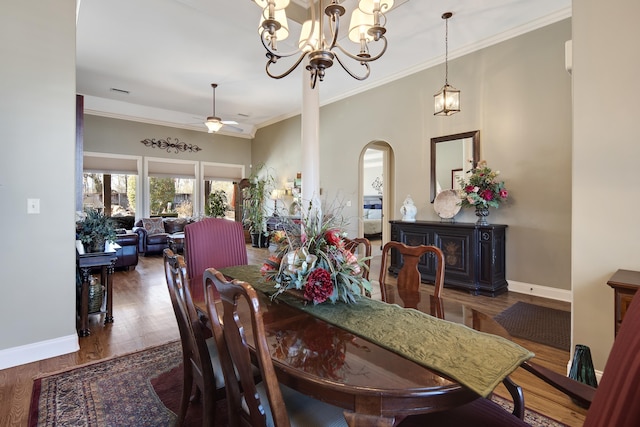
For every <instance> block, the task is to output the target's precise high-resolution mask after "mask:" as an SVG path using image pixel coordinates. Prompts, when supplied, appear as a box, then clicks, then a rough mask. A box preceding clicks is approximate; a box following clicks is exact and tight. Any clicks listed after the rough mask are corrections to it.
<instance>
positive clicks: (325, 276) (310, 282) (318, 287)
mask: <svg viewBox="0 0 640 427" xmlns="http://www.w3.org/2000/svg"><path fill="white" fill-rule="evenodd" d="M331 294H333V282H332V281H331V274H330V273H329V272H328V271H327V270H325V269H324V268H316V269H315V270H313V271H312V272H311V273H309V276H308V277H307V284H306V285H305V287H304V297H305V298H306V299H308V300H309V301H313V303H314V304H321V303H323V302H325V301H326V300H327V298H329V297H330V296H331Z"/></svg>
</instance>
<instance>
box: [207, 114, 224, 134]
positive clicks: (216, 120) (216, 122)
mask: <svg viewBox="0 0 640 427" xmlns="http://www.w3.org/2000/svg"><path fill="white" fill-rule="evenodd" d="M204 124H205V126H207V129H209V133H214V132H218V131H219V130H220V129H222V126H223V123H222V120H220V117H213V116H209V117H207V121H206V122H204Z"/></svg>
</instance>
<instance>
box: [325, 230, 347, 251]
mask: <svg viewBox="0 0 640 427" xmlns="http://www.w3.org/2000/svg"><path fill="white" fill-rule="evenodd" d="M324 238H325V239H327V243H329V244H330V245H333V246H337V247H341V246H342V244H343V242H342V238H341V237H340V230H338V229H336V228H332V229H330V230H327V232H326V233H325V234H324Z"/></svg>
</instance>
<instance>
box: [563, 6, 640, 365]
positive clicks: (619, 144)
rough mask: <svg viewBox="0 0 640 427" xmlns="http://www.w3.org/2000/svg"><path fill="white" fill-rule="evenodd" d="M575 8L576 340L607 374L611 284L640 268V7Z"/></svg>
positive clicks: (611, 327) (574, 238)
mask: <svg viewBox="0 0 640 427" xmlns="http://www.w3.org/2000/svg"><path fill="white" fill-rule="evenodd" d="M573 8H574V27H573V89H574V112H573V129H574V138H573V168H572V169H573V176H572V182H573V194H572V203H573V215H572V240H573V241H572V248H573V257H572V259H571V266H572V267H571V268H572V279H573V281H572V286H573V301H574V304H573V342H574V343H575V344H586V345H588V346H589V347H590V348H591V354H592V356H593V360H594V363H595V365H596V368H597V369H602V368H603V367H604V362H605V360H606V358H607V355H608V354H609V350H610V348H611V345H612V343H613V331H614V325H613V318H614V317H613V291H612V289H611V288H610V287H609V286H607V285H606V283H607V280H609V278H610V277H611V275H612V274H613V273H615V271H616V270H617V269H619V268H621V269H626V270H636V271H637V270H640V239H639V238H638V237H639V236H640V223H639V222H638V212H639V211H640V198H639V197H638V190H637V182H638V171H637V167H638V165H637V164H638V159H640V144H639V143H638V138H637V137H636V136H635V134H636V132H637V129H636V128H637V123H638V112H639V111H640V80H639V79H638V69H640V51H639V50H638V46H637V41H638V40H639V39H640V27H639V26H638V23H637V17H638V16H639V15H640V2H638V1H637V0H612V1H608V2H597V1H589V2H584V1H576V2H574V3H573ZM611 11H616V12H617V13H616V14H615V17H614V19H605V18H606V17H608V16H611ZM596 28H597V30H595V29H596Z"/></svg>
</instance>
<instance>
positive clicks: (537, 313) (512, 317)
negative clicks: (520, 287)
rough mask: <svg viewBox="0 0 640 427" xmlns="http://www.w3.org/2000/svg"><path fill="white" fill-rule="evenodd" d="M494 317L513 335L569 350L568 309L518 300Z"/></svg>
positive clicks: (569, 325)
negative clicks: (557, 308) (558, 308)
mask: <svg viewBox="0 0 640 427" xmlns="http://www.w3.org/2000/svg"><path fill="white" fill-rule="evenodd" d="M494 319H495V320H496V321H497V322H498V323H500V324H501V325H502V326H503V327H504V328H505V329H506V330H507V332H509V334H511V336H513V337H516V338H524V339H526V340H529V341H533V342H537V343H540V344H544V345H548V346H550V347H555V348H558V349H560V350H565V351H569V350H571V313H570V312H568V311H563V310H556V309H554V308H548V307H542V306H539V305H534V304H529V303H526V302H521V301H519V302H517V303H515V304H514V305H512V306H511V307H509V308H507V309H506V310H504V311H503V312H501V313H499V314H498V315H497V316H495V317H494Z"/></svg>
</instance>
